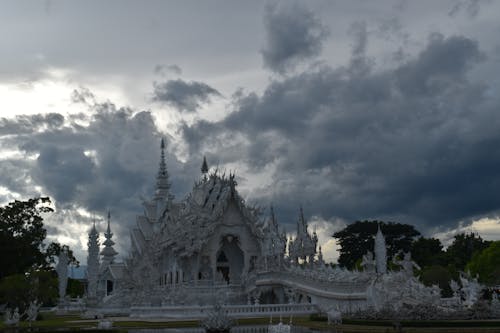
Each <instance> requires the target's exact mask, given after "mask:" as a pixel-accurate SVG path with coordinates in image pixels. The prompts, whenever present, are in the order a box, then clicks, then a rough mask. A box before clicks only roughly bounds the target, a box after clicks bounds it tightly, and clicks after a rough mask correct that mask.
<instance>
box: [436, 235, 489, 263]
mask: <svg viewBox="0 0 500 333" xmlns="http://www.w3.org/2000/svg"><path fill="white" fill-rule="evenodd" d="M454 238H455V239H454V240H453V243H452V244H451V245H450V246H449V247H448V249H446V257H447V261H448V263H449V264H451V265H453V266H454V267H455V268H456V269H457V270H459V271H463V270H464V269H465V266H466V265H467V263H468V262H469V261H470V260H471V259H472V256H473V255H474V254H476V253H479V252H481V251H482V250H484V249H485V248H487V247H488V246H489V245H490V243H491V242H488V241H485V240H483V239H482V238H481V236H479V235H476V234H474V233H472V232H471V233H470V234H466V233H461V234H458V235H455V237H454Z"/></svg>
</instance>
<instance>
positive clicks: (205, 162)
mask: <svg viewBox="0 0 500 333" xmlns="http://www.w3.org/2000/svg"><path fill="white" fill-rule="evenodd" d="M207 172H208V164H207V158H206V157H205V156H203V164H202V165H201V173H203V174H205V173H207Z"/></svg>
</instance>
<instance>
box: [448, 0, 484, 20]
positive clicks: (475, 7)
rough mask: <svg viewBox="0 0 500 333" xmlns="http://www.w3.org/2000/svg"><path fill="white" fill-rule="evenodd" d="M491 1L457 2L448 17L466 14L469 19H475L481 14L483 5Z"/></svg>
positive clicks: (469, 0)
mask: <svg viewBox="0 0 500 333" xmlns="http://www.w3.org/2000/svg"><path fill="white" fill-rule="evenodd" d="M486 2H489V1H481V0H463V1H457V2H455V4H454V5H453V7H452V8H451V9H450V11H449V12H448V15H449V16H451V17H454V16H456V15H458V14H459V13H460V12H464V13H465V14H466V15H467V16H468V17H470V18H474V17H476V16H477V14H479V10H480V9H481V3H483V4H484V3H486Z"/></svg>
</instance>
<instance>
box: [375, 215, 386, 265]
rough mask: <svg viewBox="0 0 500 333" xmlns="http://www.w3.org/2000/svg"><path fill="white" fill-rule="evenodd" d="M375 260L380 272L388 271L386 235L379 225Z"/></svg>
mask: <svg viewBox="0 0 500 333" xmlns="http://www.w3.org/2000/svg"><path fill="white" fill-rule="evenodd" d="M374 250H375V251H374V252H375V262H376V267H377V273H378V274H385V273H387V248H386V244H385V237H384V234H382V230H381V229H380V224H379V225H378V230H377V235H376V236H375V249H374Z"/></svg>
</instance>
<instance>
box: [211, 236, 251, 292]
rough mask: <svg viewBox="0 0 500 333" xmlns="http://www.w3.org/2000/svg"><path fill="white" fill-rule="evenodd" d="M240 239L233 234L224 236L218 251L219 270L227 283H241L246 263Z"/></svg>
mask: <svg viewBox="0 0 500 333" xmlns="http://www.w3.org/2000/svg"><path fill="white" fill-rule="evenodd" d="M238 243H239V240H238V238H237V237H234V236H232V235H227V236H224V238H223V239H222V241H221V246H220V248H219V251H218V252H217V272H218V273H219V274H220V275H221V276H222V278H223V279H224V280H225V281H226V282H227V283H239V282H240V281H241V274H242V273H243V267H244V264H245V255H244V254H243V251H242V250H241V248H240V246H239V244H238Z"/></svg>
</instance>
